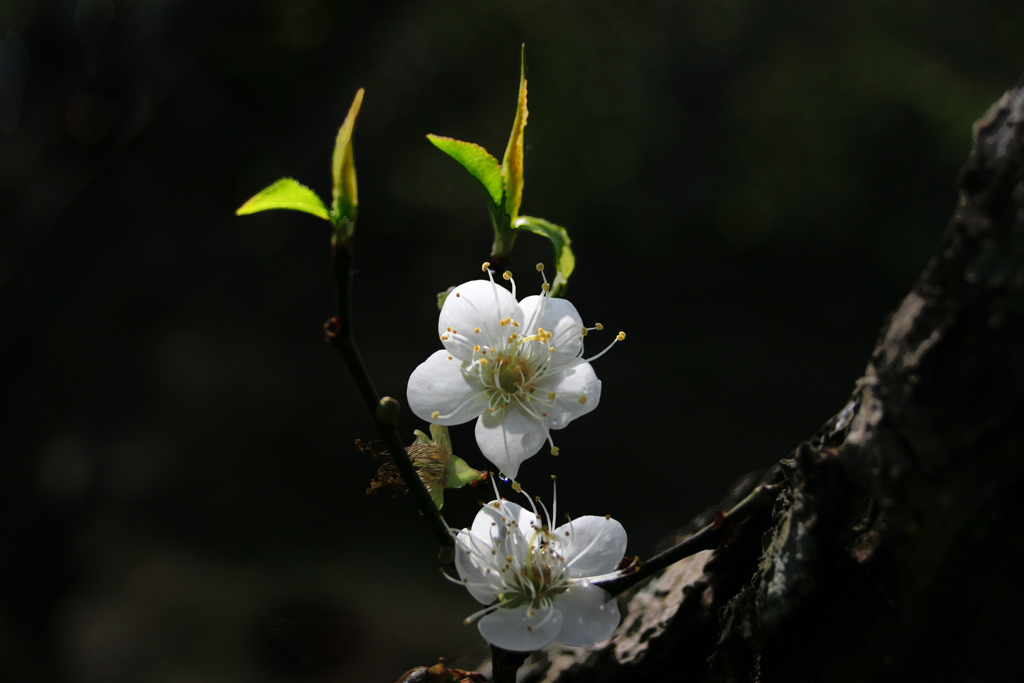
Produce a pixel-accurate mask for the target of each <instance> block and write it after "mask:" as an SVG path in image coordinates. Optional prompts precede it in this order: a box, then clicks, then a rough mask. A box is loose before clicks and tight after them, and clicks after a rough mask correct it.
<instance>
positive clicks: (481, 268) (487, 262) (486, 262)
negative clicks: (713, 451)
mask: <svg viewBox="0 0 1024 683" xmlns="http://www.w3.org/2000/svg"><path fill="white" fill-rule="evenodd" d="M490 267H491V262H490V261H484V264H483V265H482V266H480V270H482V271H483V272H485V273H486V272H487V269H488V268H490Z"/></svg>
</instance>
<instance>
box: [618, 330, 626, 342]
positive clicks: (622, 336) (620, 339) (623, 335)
mask: <svg viewBox="0 0 1024 683" xmlns="http://www.w3.org/2000/svg"><path fill="white" fill-rule="evenodd" d="M615 338H616V339H618V340H619V341H622V340H623V339H625V338H626V333H625V332H619V333H618V334H617V335H615Z"/></svg>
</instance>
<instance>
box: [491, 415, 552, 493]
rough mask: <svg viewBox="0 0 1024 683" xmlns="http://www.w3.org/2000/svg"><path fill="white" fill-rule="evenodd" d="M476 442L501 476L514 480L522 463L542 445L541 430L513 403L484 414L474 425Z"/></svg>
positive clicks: (539, 425)
mask: <svg viewBox="0 0 1024 683" xmlns="http://www.w3.org/2000/svg"><path fill="white" fill-rule="evenodd" d="M476 443H477V445H478V446H479V447H480V452H481V453H483V454H484V457H485V458H487V459H488V460H490V461H491V462H492V463H494V465H495V467H497V468H498V470H499V471H500V472H501V473H502V474H503V475H504V476H506V477H508V478H510V479H515V478H516V475H517V474H519V466H520V465H521V464H522V463H523V461H524V460H526V459H527V458H529V457H530V456H531V455H535V454H536V453H537V451H539V450H540V447H541V446H542V445H543V444H544V429H543V427H542V426H541V424H540V422H539V421H538V420H537V418H535V417H533V416H532V415H529V414H527V413H526V412H524V411H523V410H522V409H521V408H520V407H519V405H518V404H517V403H515V402H513V403H509V404H508V405H506V406H505V407H504V408H502V409H501V410H496V411H494V412H493V413H492V412H490V411H486V410H485V411H484V413H483V414H482V415H481V416H480V419H479V420H477V422H476Z"/></svg>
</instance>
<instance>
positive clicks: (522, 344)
mask: <svg viewBox="0 0 1024 683" xmlns="http://www.w3.org/2000/svg"><path fill="white" fill-rule="evenodd" d="M487 265H489V264H484V268H485V269H486V266H487ZM538 269H540V267H538ZM488 276H490V271H488ZM505 276H506V277H505V279H507V280H511V276H510V274H509V273H507V272H506V274H505ZM592 329H602V327H601V326H600V325H597V326H595V327H592V328H587V327H585V326H584V325H583V322H582V320H581V319H580V315H579V313H577V312H576V308H575V307H574V306H573V305H572V304H571V303H569V302H568V301H566V300H565V299H553V298H551V296H550V295H549V294H548V286H547V282H545V283H544V286H543V289H542V292H541V294H540V295H539V296H528V297H526V298H525V299H523V300H522V301H520V302H519V303H518V304H517V303H516V297H515V281H514V280H513V281H512V292H511V293H509V291H508V290H507V289H505V288H504V287H499V286H498V285H496V284H495V283H494V280H493V278H492V279H490V280H474V281H471V282H466V283H464V284H462V285H459V286H458V287H455V288H454V289H453V290H452V292H451V293H450V294H449V295H448V298H447V299H446V300H445V303H444V306H443V307H442V308H441V316H440V318H439V320H438V324H437V330H438V334H439V336H440V337H441V342H442V344H443V345H444V349H442V350H440V351H435V352H434V354H433V355H431V356H430V357H429V358H427V360H426V361H425V362H424V363H422V364H421V365H420V366H419V367H417V368H416V370H414V371H413V373H412V376H411V377H410V378H409V386H408V390H407V394H408V397H409V406H410V408H412V411H413V413H415V414H416V415H418V416H419V417H421V418H422V419H424V420H428V421H430V422H433V423H434V424H439V425H455V424H462V423H463V422H468V421H469V420H472V419H473V418H475V417H479V418H480V419H479V420H477V423H476V441H477V444H478V445H479V446H480V450H481V451H482V452H483V454H484V456H485V457H486V458H487V459H488V460H490V461H491V462H492V463H494V464H495V465H496V466H497V468H498V469H499V470H500V472H501V473H502V474H503V475H504V476H506V477H509V478H512V479H515V477H516V475H517V474H518V473H519V466H520V465H521V464H522V462H523V461H524V460H526V459H527V458H529V457H530V456H531V455H534V454H536V453H537V452H538V451H539V450H540V449H541V446H543V444H544V442H545V441H547V442H548V443H549V444H550V445H551V452H552V454H554V455H557V454H558V449H557V448H556V447H555V444H554V440H553V439H552V438H551V430H552V429H561V428H562V427H565V426H566V425H567V424H569V422H570V421H572V420H574V419H576V418H577V417H579V416H581V415H584V414H586V413H589V412H590V411H591V410H593V409H594V408H595V407H597V403H598V401H599V400H600V398H601V380H599V379H598V378H597V375H596V374H594V370H593V368H592V367H591V366H590V363H589V362H588V361H587V360H584V359H583V357H582V356H583V337H585V336H586V335H587V332H588V331H589V330H592ZM624 338H625V334H624V333H622V332H620V333H619V334H618V335H617V336H616V341H621V340H622V339H624ZM612 343H613V344H614V342H612ZM607 350H608V349H605V351H607ZM603 353H604V351H602V352H601V353H600V354H597V356H594V358H597V357H598V356H600V355H602V354H603ZM589 360H593V358H591V359H589Z"/></svg>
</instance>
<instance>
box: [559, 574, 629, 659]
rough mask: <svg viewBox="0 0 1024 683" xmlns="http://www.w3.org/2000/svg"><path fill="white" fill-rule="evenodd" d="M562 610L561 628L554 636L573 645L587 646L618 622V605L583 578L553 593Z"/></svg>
mask: <svg viewBox="0 0 1024 683" xmlns="http://www.w3.org/2000/svg"><path fill="white" fill-rule="evenodd" d="M555 606H556V607H557V609H559V610H560V611H561V612H562V630H561V631H559V632H558V635H557V636H555V640H556V641H558V642H559V643H563V644H565V645H572V646H573V647H589V646H590V645H596V644H597V643H600V642H601V641H602V640H606V639H607V638H608V637H609V636H611V634H612V633H613V632H614V631H615V627H616V626H618V625H619V606H618V605H617V604H616V603H615V599H614V598H612V596H611V595H609V594H608V592H607V591H605V590H604V589H602V588H600V587H599V586H595V585H593V584H591V583H589V582H587V581H581V582H579V583H576V584H573V585H572V586H571V587H570V588H569V590H567V591H566V592H564V593H562V594H561V595H559V596H557V597H555Z"/></svg>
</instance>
